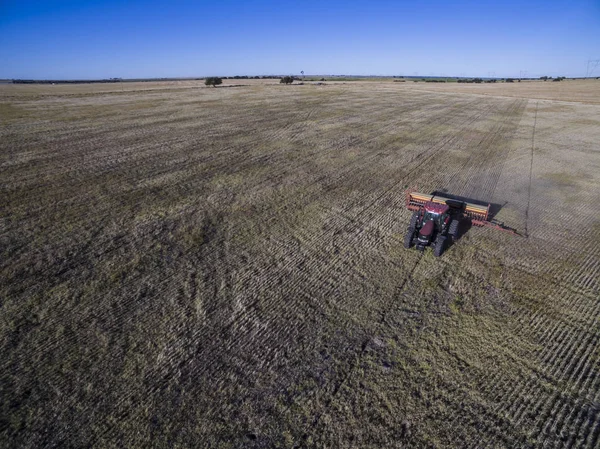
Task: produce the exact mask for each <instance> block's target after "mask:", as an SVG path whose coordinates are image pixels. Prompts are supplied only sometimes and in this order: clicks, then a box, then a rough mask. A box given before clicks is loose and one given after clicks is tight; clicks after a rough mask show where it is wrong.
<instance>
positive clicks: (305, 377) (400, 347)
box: [0, 80, 600, 448]
mask: <svg viewBox="0 0 600 449" xmlns="http://www.w3.org/2000/svg"><path fill="white" fill-rule="evenodd" d="M230 81H232V82H231V83H226V86H227V85H228V84H229V85H232V84H236V85H237V84H240V85H242V86H238V87H230V88H227V87H219V88H207V87H204V86H202V85H201V82H199V81H196V82H194V81H184V82H169V83H139V84H135V85H134V84H127V85H124V86H119V85H116V84H111V85H77V86H52V85H50V86H13V85H2V86H0V167H1V175H0V189H1V191H0V198H1V203H0V251H1V252H0V314H1V317H2V319H1V320H0V353H1V354H2V359H1V360H0V367H1V368H0V407H1V412H0V446H2V447H11V448H12V447H28V448H37V447H57V446H74V447H98V448H110V447H150V446H152V447H192V446H203V447H261V448H271V447H362V448H367V447H372V448H380V447H398V448H400V447H411V448H415V447H416V448H419V447H423V448H449V447H461V448H462V447H472V448H481V447H522V448H527V447H545V448H551V447H557V448H558V447H561V448H562V447H566V448H575V447H577V448H597V447H599V445H600V300H599V297H600V218H598V207H597V205H598V192H600V146H599V142H600V105H599V103H600V102H599V99H600V81H581V82H576V81H564V82H562V83H552V82H546V83H543V82H538V83H537V84H535V85H534V84H533V83H521V84H518V83H517V84H513V85H508V84H502V85H482V86H479V85H477V86H475V85H474V86H471V85H458V84H454V85H450V84H444V85H441V84H436V85H433V84H427V85H426V84H425V83H408V82H407V83H394V82H391V81H389V82H368V83H365V82H355V83H326V85H322V86H317V85H313V84H309V83H306V84H305V85H303V86H298V85H291V86H283V85H278V84H277V83H276V82H271V81H269V82H248V81H247V80H240V81H239V82H237V81H236V83H233V81H234V80H230ZM557 100H568V101H567V102H563V101H557ZM413 186H417V187H418V190H420V191H432V190H441V189H446V190H447V191H448V192H450V193H453V194H456V195H463V196H469V197H472V198H474V199H477V200H483V201H488V202H493V203H495V204H498V205H500V206H501V209H500V211H499V212H498V215H497V219H498V220H500V221H503V222H504V223H506V224H507V225H508V226H511V227H513V228H515V229H516V230H517V231H518V232H519V233H520V234H521V236H514V235H511V234H508V233H503V232H500V231H496V230H493V229H486V228H471V229H470V230H468V232H467V233H466V234H465V235H464V236H463V237H462V238H461V239H460V240H459V241H458V242H457V243H456V244H454V245H453V246H452V247H450V248H449V250H448V251H447V252H446V253H445V254H444V255H443V256H442V257H441V258H434V257H433V255H432V253H431V251H427V252H425V253H419V252H417V251H414V250H405V249H404V248H403V245H402V242H403V238H404V233H405V230H406V227H407V224H408V221H409V218H410V212H409V211H407V210H406V209H405V208H404V192H405V189H406V188H408V187H413Z"/></svg>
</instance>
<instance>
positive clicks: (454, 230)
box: [448, 220, 460, 242]
mask: <svg viewBox="0 0 600 449" xmlns="http://www.w3.org/2000/svg"><path fill="white" fill-rule="evenodd" d="M459 232H460V221H459V220H452V221H451V222H450V227H449V228H448V235H449V236H450V237H451V238H452V241H453V242H456V241H457V240H458V236H459Z"/></svg>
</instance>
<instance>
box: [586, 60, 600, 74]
mask: <svg viewBox="0 0 600 449" xmlns="http://www.w3.org/2000/svg"><path fill="white" fill-rule="evenodd" d="M599 65H600V59H589V60H588V62H587V68H586V70H585V77H586V78H589V77H590V76H592V73H594V70H596V69H597V68H598V66H599Z"/></svg>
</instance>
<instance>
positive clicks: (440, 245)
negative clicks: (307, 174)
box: [433, 235, 446, 257]
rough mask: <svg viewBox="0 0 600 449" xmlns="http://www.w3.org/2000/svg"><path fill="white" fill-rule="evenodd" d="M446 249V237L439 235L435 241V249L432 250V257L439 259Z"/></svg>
mask: <svg viewBox="0 0 600 449" xmlns="http://www.w3.org/2000/svg"><path fill="white" fill-rule="evenodd" d="M445 249H446V236H444V235H440V236H439V237H438V238H437V240H436V241H435V247H434V248H433V255H434V256H435V257H440V256H441V255H442V254H443V253H444V250H445Z"/></svg>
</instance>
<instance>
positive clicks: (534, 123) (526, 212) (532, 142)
mask: <svg viewBox="0 0 600 449" xmlns="http://www.w3.org/2000/svg"><path fill="white" fill-rule="evenodd" d="M539 103H540V102H539V101H536V103H535V116H534V119H533V129H532V131H531V161H530V163H529V187H528V189H527V208H526V209H525V232H524V236H525V238H529V207H530V205H531V189H532V185H533V156H534V150H535V127H536V125H537V113H538V106H539Z"/></svg>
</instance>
